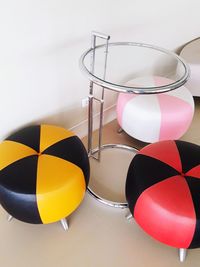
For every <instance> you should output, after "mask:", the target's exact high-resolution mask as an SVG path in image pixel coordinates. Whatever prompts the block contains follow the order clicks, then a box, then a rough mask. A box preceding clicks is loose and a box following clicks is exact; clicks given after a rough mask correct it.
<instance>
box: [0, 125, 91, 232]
mask: <svg viewBox="0 0 200 267" xmlns="http://www.w3.org/2000/svg"><path fill="white" fill-rule="evenodd" d="M0 159H1V160H0V203H1V205H2V206H3V207H4V209H5V210H6V211H7V212H8V213H9V214H10V215H11V216H13V217H14V218H17V219H19V220H21V221H24V222H27V223H33V224H40V223H43V224H46V223H52V222H56V221H59V220H61V222H62V225H63V227H64V228H65V229H67V223H66V221H65V217H66V216H68V215H69V214H71V213H72V212H73V211H74V210H75V209H76V208H77V207H78V206H79V204H80V203H81V201H82V200H83V197H84V194H85V191H86V187H87V185H88V181H89V161H88V156H87V152H86V150H85V148H84V146H83V144H82V142H81V140H80V139H79V138H78V137H77V136H75V135H74V134H73V133H72V132H70V131H67V130H65V129H63V128H60V127H57V126H52V125H37V126H30V127H26V128H24V129H21V130H19V131H17V132H15V133H13V134H12V135H10V136H9V137H7V138H6V139H5V140H4V141H3V142H2V143H1V144H0Z"/></svg>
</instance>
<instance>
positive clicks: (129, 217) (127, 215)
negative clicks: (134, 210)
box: [125, 212, 133, 221]
mask: <svg viewBox="0 0 200 267" xmlns="http://www.w3.org/2000/svg"><path fill="white" fill-rule="evenodd" d="M125 217H126V219H127V220H128V221H130V220H131V219H132V218H133V215H132V214H131V213H130V212H129V213H128V214H126V216H125Z"/></svg>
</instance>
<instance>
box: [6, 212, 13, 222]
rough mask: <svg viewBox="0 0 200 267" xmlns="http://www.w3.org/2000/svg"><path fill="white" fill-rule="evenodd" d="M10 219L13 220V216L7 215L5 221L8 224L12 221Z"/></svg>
mask: <svg viewBox="0 0 200 267" xmlns="http://www.w3.org/2000/svg"><path fill="white" fill-rule="evenodd" d="M12 219H13V216H12V215H10V214H8V217H7V221H8V222H10V221H12Z"/></svg>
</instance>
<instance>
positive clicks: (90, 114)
mask: <svg viewBox="0 0 200 267" xmlns="http://www.w3.org/2000/svg"><path fill="white" fill-rule="evenodd" d="M97 37H99V38H102V39H106V54H105V64H104V75H103V78H104V79H105V75H106V66H107V54H108V40H109V39H110V36H108V35H105V34H102V33H98V32H92V38H91V39H92V40H91V48H92V49H93V50H92V54H91V62H90V71H91V73H94V69H95V47H96V38H97ZM93 87H94V84H93V82H92V81H90V89H89V96H88V97H89V108H88V156H89V157H90V156H91V155H92V145H93V113H94V111H93V102H94V92H93V91H94V90H93V89H94V88H93ZM100 102H101V103H100V119H99V136H98V147H99V152H98V157H97V159H98V160H100V153H101V140H102V126H103V105H104V88H103V87H102V95H101V100H100Z"/></svg>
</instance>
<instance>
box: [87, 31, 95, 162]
mask: <svg viewBox="0 0 200 267" xmlns="http://www.w3.org/2000/svg"><path fill="white" fill-rule="evenodd" d="M95 46H96V36H95V34H93V33H92V38H91V48H92V49H93V50H92V54H91V62H90V71H91V73H94V65H95ZM93 87H94V84H93V82H92V81H90V89H89V96H88V98H89V106H88V156H89V157H90V156H91V155H92V143H93V135H92V133H93V100H94V96H93Z"/></svg>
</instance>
